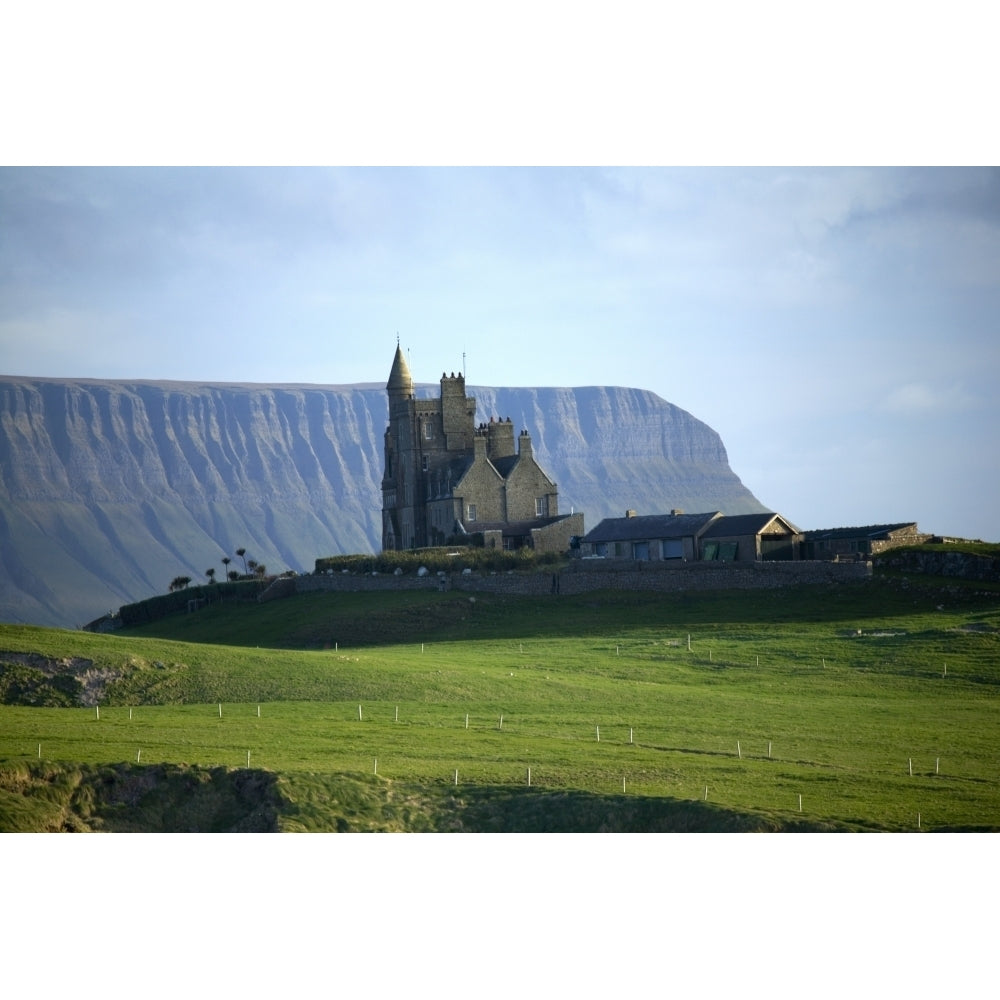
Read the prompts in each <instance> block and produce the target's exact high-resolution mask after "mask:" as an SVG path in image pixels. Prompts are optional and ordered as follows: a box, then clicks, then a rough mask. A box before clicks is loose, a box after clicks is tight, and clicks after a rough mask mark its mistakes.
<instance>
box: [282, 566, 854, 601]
mask: <svg viewBox="0 0 1000 1000" xmlns="http://www.w3.org/2000/svg"><path fill="white" fill-rule="evenodd" d="M595 562H596V560H595ZM871 575H872V566H871V563H868V562H851V563H833V562H828V561H826V560H815V561H813V560H810V561H798V562H759V563H703V562H691V563H636V562H631V561H627V562H626V561H622V562H617V561H609V562H603V561H602V562H601V563H600V564H598V565H593V564H592V563H591V561H590V560H580V561H579V562H573V563H570V565H569V566H568V567H566V568H564V569H563V570H562V571H561V572H558V573H543V572H532V573H519V572H516V571H515V572H510V573H489V574H483V573H477V572H473V573H448V574H445V575H443V576H436V575H434V574H433V573H432V574H430V575H429V576H425V577H418V576H416V575H415V574H410V575H404V576H394V575H392V574H368V575H362V574H352V573H334V574H329V575H313V576H298V577H295V590H296V592H297V593H300V594H301V593H309V592H314V591H318V590H323V591H335V592H340V593H350V592H353V591H384V590H442V591H444V590H458V591H465V592H469V593H490V594H511V595H517V596H531V595H535V594H553V593H559V594H585V593H589V592H590V591H593V590H655V591H679V590H730V589H733V590H759V589H773V588H780V587H799V586H806V585H809V584H824V583H861V582H864V581H865V580H869V579H871Z"/></svg>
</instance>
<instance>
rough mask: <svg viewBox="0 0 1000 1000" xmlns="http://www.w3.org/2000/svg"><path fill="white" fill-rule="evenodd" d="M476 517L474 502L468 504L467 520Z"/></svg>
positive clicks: (472, 519)
mask: <svg viewBox="0 0 1000 1000" xmlns="http://www.w3.org/2000/svg"><path fill="white" fill-rule="evenodd" d="M475 519H476V505H475V504H474V503H470V504H469V517H468V520H469V521H475Z"/></svg>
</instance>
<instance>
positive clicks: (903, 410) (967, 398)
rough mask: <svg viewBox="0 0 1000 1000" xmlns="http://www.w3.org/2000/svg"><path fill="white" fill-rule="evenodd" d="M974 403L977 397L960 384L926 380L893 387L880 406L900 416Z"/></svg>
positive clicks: (952, 408) (935, 411)
mask: <svg viewBox="0 0 1000 1000" xmlns="http://www.w3.org/2000/svg"><path fill="white" fill-rule="evenodd" d="M974 404H975V397H974V396H972V395H971V394H970V393H969V392H967V391H966V390H965V389H964V388H963V387H962V386H960V385H950V386H933V385H928V384H927V383H926V382H909V383H907V384H906V385H900V386H897V387H896V388H895V389H893V390H892V391H891V392H890V393H889V394H888V396H886V397H885V400H884V401H883V403H882V405H881V407H880V408H881V409H882V410H884V411H885V412H886V413H894V414H897V415H899V416H924V415H930V414H935V413H954V412H956V411H959V410H967V409H969V408H970V407H972V406H973V405H974Z"/></svg>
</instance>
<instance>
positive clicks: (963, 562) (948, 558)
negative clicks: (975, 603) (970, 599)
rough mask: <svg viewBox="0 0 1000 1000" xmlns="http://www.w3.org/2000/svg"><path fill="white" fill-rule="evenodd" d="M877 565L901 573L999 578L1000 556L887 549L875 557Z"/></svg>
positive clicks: (978, 578) (986, 578)
mask: <svg viewBox="0 0 1000 1000" xmlns="http://www.w3.org/2000/svg"><path fill="white" fill-rule="evenodd" d="M878 564H879V566H884V567H885V568H887V569H896V570H902V571H903V572H904V573H928V574H930V575H932V576H957V577H961V578H962V579H965V580H990V581H994V582H996V581H1000V557H998V556H980V555H975V554H974V553H971V552H912V551H909V552H898V553H897V552H888V553H885V554H884V555H880V556H879V558H878Z"/></svg>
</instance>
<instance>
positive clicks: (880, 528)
mask: <svg viewBox="0 0 1000 1000" xmlns="http://www.w3.org/2000/svg"><path fill="white" fill-rule="evenodd" d="M916 527H917V522H916V521H902V522H900V523H899V524H869V525H865V526H864V527H863V528H817V529H814V530H811V531H804V532H803V535H805V537H806V538H807V539H808V540H809V541H811V542H818V541H824V540H827V539H829V540H832V539H835V538H868V539H871V540H876V539H879V538H886V537H887V536H888V535H889V534H890V533H891V532H893V531H899V530H900V529H901V528H913V529H914V530H916Z"/></svg>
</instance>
